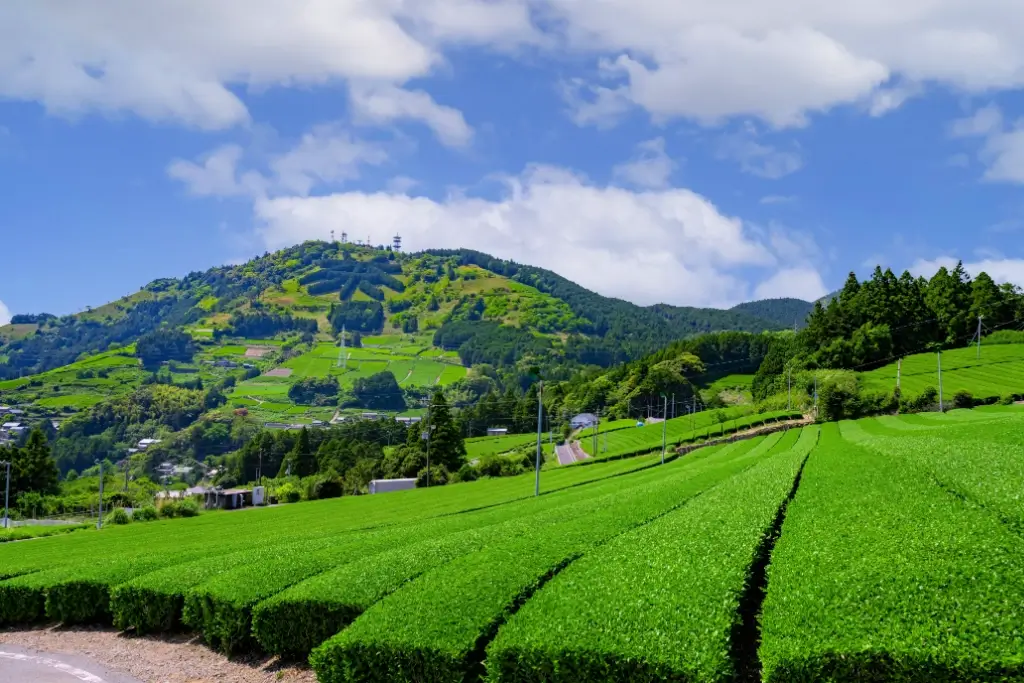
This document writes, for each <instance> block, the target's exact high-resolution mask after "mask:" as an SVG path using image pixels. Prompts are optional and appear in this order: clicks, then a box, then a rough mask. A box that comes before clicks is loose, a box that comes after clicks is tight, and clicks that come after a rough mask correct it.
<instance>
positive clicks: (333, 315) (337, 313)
mask: <svg viewBox="0 0 1024 683" xmlns="http://www.w3.org/2000/svg"><path fill="white" fill-rule="evenodd" d="M328 320H329V321H330V323H331V329H332V330H334V333H335V334H337V333H339V332H341V331H342V329H346V330H348V331H350V332H362V333H370V334H373V333H375V332H380V331H381V330H382V329H383V328H384V307H383V306H381V304H380V303H379V302H377V301H345V302H342V303H341V304H337V305H334V304H332V305H331V309H330V312H329V313H328Z"/></svg>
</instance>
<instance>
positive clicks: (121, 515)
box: [103, 508, 132, 524]
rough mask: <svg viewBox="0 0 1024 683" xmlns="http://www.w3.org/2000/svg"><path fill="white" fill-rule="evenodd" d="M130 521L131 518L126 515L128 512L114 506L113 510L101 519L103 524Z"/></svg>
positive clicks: (126, 522)
mask: <svg viewBox="0 0 1024 683" xmlns="http://www.w3.org/2000/svg"><path fill="white" fill-rule="evenodd" d="M131 521H132V518H131V517H130V516H129V515H128V512H127V511H126V510H125V509H124V508H114V510H113V511H112V512H111V513H110V514H109V515H107V516H106V518H105V519H104V520H103V523H104V524H128V523H129V522H131Z"/></svg>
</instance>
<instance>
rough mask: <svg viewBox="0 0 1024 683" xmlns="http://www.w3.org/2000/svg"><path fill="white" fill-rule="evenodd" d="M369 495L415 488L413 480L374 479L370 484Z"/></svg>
mask: <svg viewBox="0 0 1024 683" xmlns="http://www.w3.org/2000/svg"><path fill="white" fill-rule="evenodd" d="M369 488H370V493H390V492H391V491H406V490H408V489H414V488H416V480H415V479H374V480H373V481H371V482H370V487H369Z"/></svg>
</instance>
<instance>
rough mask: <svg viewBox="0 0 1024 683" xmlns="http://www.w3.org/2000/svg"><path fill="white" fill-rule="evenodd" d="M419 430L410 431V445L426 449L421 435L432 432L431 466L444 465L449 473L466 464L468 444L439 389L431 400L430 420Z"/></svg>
mask: <svg viewBox="0 0 1024 683" xmlns="http://www.w3.org/2000/svg"><path fill="white" fill-rule="evenodd" d="M420 425H421V427H420V429H419V430H415V429H413V430H410V435H409V441H408V443H409V445H410V446H414V447H416V448H420V449H424V450H425V449H426V443H427V442H426V440H425V439H423V438H422V436H421V434H423V433H425V432H426V430H428V429H429V430H431V431H430V465H431V467H433V466H434V465H444V467H445V468H446V469H447V470H448V471H449V472H457V471H458V470H459V468H460V467H462V465H463V463H465V462H466V444H465V442H464V441H463V440H462V431H461V430H460V429H459V426H458V425H457V424H456V423H455V420H454V419H452V414H451V410H449V408H448V401H447V399H445V397H444V392H443V391H441V390H440V389H438V390H437V391H435V392H434V396H433V398H432V399H431V400H430V415H429V419H426V420H424V421H423V422H421V423H420Z"/></svg>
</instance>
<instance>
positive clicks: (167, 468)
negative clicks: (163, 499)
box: [156, 462, 174, 477]
mask: <svg viewBox="0 0 1024 683" xmlns="http://www.w3.org/2000/svg"><path fill="white" fill-rule="evenodd" d="M156 473H157V474H159V475H162V476H165V477H169V476H171V475H172V474H174V463H173V462H162V463H160V464H159V465H157V466H156Z"/></svg>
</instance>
